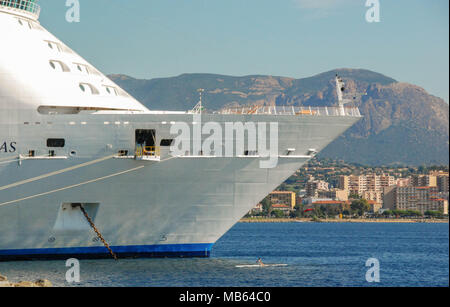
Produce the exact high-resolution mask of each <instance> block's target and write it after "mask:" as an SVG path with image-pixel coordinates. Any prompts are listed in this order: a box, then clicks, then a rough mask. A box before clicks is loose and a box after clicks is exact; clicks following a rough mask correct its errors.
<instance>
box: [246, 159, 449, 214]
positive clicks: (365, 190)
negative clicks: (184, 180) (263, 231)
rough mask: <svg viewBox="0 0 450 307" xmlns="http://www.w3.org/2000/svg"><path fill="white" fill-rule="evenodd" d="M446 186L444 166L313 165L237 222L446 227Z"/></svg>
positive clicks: (321, 162) (319, 162)
mask: <svg viewBox="0 0 450 307" xmlns="http://www.w3.org/2000/svg"><path fill="white" fill-rule="evenodd" d="M448 180H449V172H448V166H429V167H426V166H419V167H403V166H398V167H389V166H386V167H370V166H363V165H358V164H351V163H345V162H344V161H334V160H331V159H313V160H311V161H310V162H309V163H308V164H307V165H305V166H304V167H303V168H301V169H299V170H298V171H297V172H296V173H295V174H294V175H293V176H291V177H290V178H289V179H288V180H287V181H286V182H284V183H283V184H282V185H281V186H280V187H278V189H277V190H276V191H273V192H272V193H270V194H269V195H268V196H267V197H266V198H265V199H264V200H263V201H261V202H260V203H259V204H257V205H256V206H255V207H254V208H253V209H252V210H251V211H250V212H249V213H248V214H247V215H246V216H245V218H244V219H243V221H252V220H253V221H254V220H264V219H269V218H270V219H278V220H282V219H283V220H292V219H309V220H311V221H320V220H330V221H345V220H355V219H359V220H363V219H364V220H367V219H371V220H379V221H385V220H387V219H390V220H394V219H396V220H399V221H401V220H405V219H408V220H414V219H416V220H417V219H420V220H421V221H424V220H442V221H448V199H449V186H448Z"/></svg>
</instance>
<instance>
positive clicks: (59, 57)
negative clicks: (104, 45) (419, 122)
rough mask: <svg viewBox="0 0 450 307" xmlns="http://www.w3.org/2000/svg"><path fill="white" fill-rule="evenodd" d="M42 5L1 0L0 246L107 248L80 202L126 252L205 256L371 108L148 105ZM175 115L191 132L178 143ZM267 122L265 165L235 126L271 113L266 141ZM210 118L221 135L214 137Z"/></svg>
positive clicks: (15, 253) (6, 255)
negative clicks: (62, 32) (184, 144)
mask: <svg viewBox="0 0 450 307" xmlns="http://www.w3.org/2000/svg"><path fill="white" fill-rule="evenodd" d="M39 11H40V9H39V6H38V5H37V4H36V3H35V1H33V0H25V1H20V0H2V1H0V259H30V258H64V257H69V256H77V257H80V258H81V257H109V251H108V249H106V248H105V246H104V244H103V243H102V242H101V240H99V236H98V235H97V234H96V232H95V230H94V229H93V227H92V225H90V223H89V221H88V220H87V219H86V218H85V215H84V214H83V210H81V209H80V208H81V207H82V208H83V209H84V211H85V213H86V214H87V215H88V216H89V217H90V219H91V221H92V223H93V224H94V225H95V226H96V228H97V230H99V231H100V232H101V234H102V235H103V237H104V238H105V239H106V241H108V243H109V246H110V248H111V250H112V251H113V252H114V253H115V254H116V255H118V256H119V257H124V256H156V257H158V256H209V254H210V251H211V248H212V246H213V244H214V243H215V242H216V241H217V240H218V239H219V238H220V237H221V236H222V235H223V234H224V233H225V232H227V231H228V230H229V229H230V228H231V227H232V226H233V225H234V224H235V223H236V222H237V221H238V220H239V219H240V218H241V217H242V216H243V215H245V213H247V212H248V211H249V210H250V209H251V208H252V207H254V205H256V204H257V203H258V202H259V201H261V200H262V199H263V198H264V197H265V196H266V195H267V194H268V193H270V192H271V191H272V190H273V189H275V188H276V187H277V186H278V185H279V184H281V183H282V182H283V181H284V180H286V179H287V178H288V177H289V176H290V175H291V174H292V173H294V172H295V171H296V170H297V169H299V168H300V167H301V166H302V165H303V164H304V163H305V162H307V161H308V160H309V159H311V158H312V157H314V155H316V154H317V153H318V152H319V151H320V150H321V149H323V148H324V147H325V146H326V145H328V144H329V143H330V142H332V141H333V140H334V139H335V138H337V137H338V136H339V135H340V134H342V133H343V132H344V131H345V130H347V129H348V128H349V127H350V126H351V125H353V124H354V123H355V122H356V121H358V120H359V119H360V118H361V115H360V113H359V111H358V109H357V108H347V107H345V108H344V107H343V105H342V106H337V107H323V108H309V107H279V106H277V107H275V106H261V107H249V108H234V109H228V110H221V111H217V112H212V113H211V112H209V113H208V112H202V104H201V103H200V106H197V107H196V108H194V110H193V111H188V112H184V111H180V112H172V111H154V110H149V109H148V108H146V107H145V106H143V105H142V104H141V103H139V102H138V101H136V100H135V99H134V98H133V97H131V96H130V95H129V94H128V93H126V92H125V91H124V90H123V89H121V88H120V87H119V86H117V85H116V84H115V83H114V82H112V81H111V80H110V79H109V78H107V77H106V76H105V75H103V74H102V73H100V72H99V71H98V70H97V69H95V68H94V67H93V66H92V65H91V64H90V63H88V62H87V61H86V60H84V59H83V58H82V57H80V56H79V55H77V54H76V53H75V52H74V51H73V50H71V49H70V48H69V47H67V46H66V45H65V44H64V43H63V42H62V41H60V40H59V39H58V38H56V37H55V36H53V35H52V34H51V33H49V32H48V31H47V30H46V29H44V28H43V27H42V26H41V25H40V24H39V21H38V17H39ZM178 123H182V124H183V125H184V126H185V127H187V128H188V129H189V131H190V136H193V140H189V142H190V145H192V146H189V148H188V149H187V150H178V153H177V154H175V155H174V154H173V147H174V143H176V142H177V139H178V140H179V139H180V136H179V135H177V134H176V133H175V134H174V129H173V127H174V126H176V125H177V124H178ZM270 123H276V128H277V134H276V137H277V140H276V152H277V155H276V157H275V158H276V159H275V160H276V164H274V165H271V166H262V163H261V162H262V161H267V160H268V159H269V158H270V157H268V156H267V155H265V154H263V153H262V151H261V150H259V149H260V146H259V144H258V147H256V148H254V147H252V146H251V144H249V142H247V141H246V140H241V139H240V138H239V136H237V135H238V133H237V132H236V131H238V130H239V129H240V127H244V128H245V127H247V128H248V127H249V126H251V125H253V126H254V127H257V128H258V129H259V127H263V126H264V127H266V128H264V129H265V130H264V129H263V130H257V132H258V133H259V135H261V134H265V135H264V137H267V139H268V143H270V141H271V138H272V136H273V135H272V134H271V132H270V131H272V130H270V127H271V126H270V125H269V124H270ZM230 126H231V127H234V128H236V129H235V130H236V131H235V132H236V134H233V133H232V134H231V135H229V134H227V133H226V131H227V129H228V128H229V127H230ZM205 127H206V128H205ZM208 127H209V128H208ZM211 127H215V128H216V129H219V130H221V131H222V130H223V131H224V135H223V136H222V135H221V137H220V138H218V140H219V141H218V142H219V143H220V144H219V145H218V146H215V147H214V150H206V149H210V146H209V145H208V148H206V147H204V146H203V145H204V144H210V143H208V140H209V138H210V135H209V134H208V133H205V131H209V130H211V129H210V128H211ZM199 129H200V130H199ZM208 129H209V130H208ZM199 131H200V133H198V132H199ZM196 135H197V138H198V140H197V141H198V143H199V144H201V145H200V147H199V146H196V138H195V136H196ZM243 135H245V136H248V133H247V134H245V133H244V134H243ZM236 136H237V137H236ZM234 138H237V140H234ZM230 139H232V140H230ZM272 139H273V138H272ZM216 140H217V139H216ZM227 141H230V142H231V143H232V144H235V145H236V146H234V147H233V148H232V149H231V151H230V150H229V149H228V148H226V147H227V146H226V145H227ZM240 141H242V142H240ZM238 143H239V144H243V145H242V146H243V147H242V146H241V147H239V146H238V145H237V144H238ZM271 144H272V143H271ZM273 144H275V143H273ZM215 145H217V144H215ZM205 146H206V145H205ZM227 153H228V154H227ZM271 157H272V156H271ZM272 158H273V157H272Z"/></svg>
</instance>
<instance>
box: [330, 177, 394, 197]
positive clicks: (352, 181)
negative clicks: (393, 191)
mask: <svg viewBox="0 0 450 307" xmlns="http://www.w3.org/2000/svg"><path fill="white" fill-rule="evenodd" d="M395 184H396V181H395V177H393V176H390V175H384V174H383V175H376V174H369V175H361V176H341V177H339V188H340V189H343V190H347V191H348V193H349V194H356V195H359V196H363V195H364V193H365V192H382V191H383V188H385V187H389V186H393V185H395Z"/></svg>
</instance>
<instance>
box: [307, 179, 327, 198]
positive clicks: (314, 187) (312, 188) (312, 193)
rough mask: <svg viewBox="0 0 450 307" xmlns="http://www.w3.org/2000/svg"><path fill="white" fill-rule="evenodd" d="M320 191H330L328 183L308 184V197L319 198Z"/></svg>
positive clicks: (316, 182) (315, 181) (320, 181)
mask: <svg viewBox="0 0 450 307" xmlns="http://www.w3.org/2000/svg"><path fill="white" fill-rule="evenodd" d="M319 190H322V191H328V182H326V181H322V180H313V181H308V182H307V183H306V197H317V196H318V191H319Z"/></svg>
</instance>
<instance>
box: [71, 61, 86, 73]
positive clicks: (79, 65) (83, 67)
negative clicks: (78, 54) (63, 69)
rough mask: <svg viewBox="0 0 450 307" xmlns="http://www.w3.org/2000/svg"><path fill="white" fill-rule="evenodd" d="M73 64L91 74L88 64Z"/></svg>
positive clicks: (79, 69) (81, 70) (83, 71)
mask: <svg viewBox="0 0 450 307" xmlns="http://www.w3.org/2000/svg"><path fill="white" fill-rule="evenodd" d="M73 64H74V65H75V66H76V67H77V69H78V71H80V72H82V73H84V74H86V75H89V74H90V71H89V68H88V66H87V65H84V64H80V63H73Z"/></svg>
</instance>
